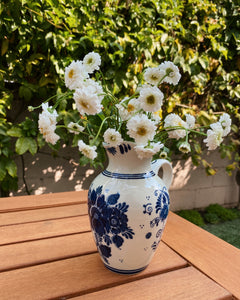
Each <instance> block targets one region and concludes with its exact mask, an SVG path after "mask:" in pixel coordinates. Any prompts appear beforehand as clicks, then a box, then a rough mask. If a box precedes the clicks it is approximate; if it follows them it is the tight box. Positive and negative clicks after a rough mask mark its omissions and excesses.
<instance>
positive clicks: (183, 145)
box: [178, 142, 191, 153]
mask: <svg viewBox="0 0 240 300" xmlns="http://www.w3.org/2000/svg"><path fill="white" fill-rule="evenodd" d="M178 149H179V151H181V152H182V153H188V152H191V146H190V144H189V143H188V142H182V143H181V144H180V146H179V148H178Z"/></svg>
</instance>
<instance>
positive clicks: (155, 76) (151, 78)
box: [143, 68, 164, 85]
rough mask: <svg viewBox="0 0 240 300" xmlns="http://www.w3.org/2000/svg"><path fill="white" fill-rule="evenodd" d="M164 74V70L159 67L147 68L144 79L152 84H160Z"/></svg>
mask: <svg viewBox="0 0 240 300" xmlns="http://www.w3.org/2000/svg"><path fill="white" fill-rule="evenodd" d="M163 76H164V72H162V71H161V70H160V69H159V68H147V69H146V70H145V72H144V75H143V77H144V80H145V81H146V82H147V83H150V84H152V85H158V84H159V82H160V81H161V79H162V77H163Z"/></svg>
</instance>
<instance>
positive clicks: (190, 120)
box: [185, 114, 196, 129]
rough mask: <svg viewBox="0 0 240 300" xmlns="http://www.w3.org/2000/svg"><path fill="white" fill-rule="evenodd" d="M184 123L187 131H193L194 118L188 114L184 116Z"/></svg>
mask: <svg viewBox="0 0 240 300" xmlns="http://www.w3.org/2000/svg"><path fill="white" fill-rule="evenodd" d="M185 117H186V122H187V125H188V128H189V129H193V128H194V127H195V121H196V119H195V117H194V116H192V115H190V114H185Z"/></svg>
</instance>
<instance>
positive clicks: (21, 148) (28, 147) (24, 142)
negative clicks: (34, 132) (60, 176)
mask: <svg viewBox="0 0 240 300" xmlns="http://www.w3.org/2000/svg"><path fill="white" fill-rule="evenodd" d="M15 149H16V152H17V153H18V154H19V155H22V154H24V153H25V152H27V151H29V152H30V153H31V154H32V155H34V154H36V152H37V143H36V141H35V140H34V139H33V138H31V137H20V138H19V139H18V140H17V142H16V145H15Z"/></svg>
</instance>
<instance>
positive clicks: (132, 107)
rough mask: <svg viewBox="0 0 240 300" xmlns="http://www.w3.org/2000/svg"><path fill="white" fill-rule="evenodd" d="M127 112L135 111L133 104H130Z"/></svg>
mask: <svg viewBox="0 0 240 300" xmlns="http://www.w3.org/2000/svg"><path fill="white" fill-rule="evenodd" d="M127 111H128V112H132V111H134V106H133V105H132V104H128V107H127Z"/></svg>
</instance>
